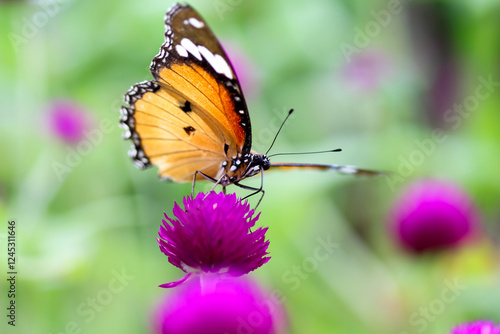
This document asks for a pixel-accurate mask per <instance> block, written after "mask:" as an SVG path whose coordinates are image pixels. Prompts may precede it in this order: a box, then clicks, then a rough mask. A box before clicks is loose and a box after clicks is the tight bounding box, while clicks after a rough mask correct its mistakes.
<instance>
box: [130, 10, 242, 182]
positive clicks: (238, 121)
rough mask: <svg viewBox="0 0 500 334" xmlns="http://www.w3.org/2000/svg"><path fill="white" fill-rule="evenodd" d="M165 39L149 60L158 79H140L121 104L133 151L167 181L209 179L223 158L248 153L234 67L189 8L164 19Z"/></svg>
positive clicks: (218, 170)
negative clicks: (196, 176)
mask: <svg viewBox="0 0 500 334" xmlns="http://www.w3.org/2000/svg"><path fill="white" fill-rule="evenodd" d="M165 26H166V32H165V43H164V44H163V45H162V46H161V48H160V52H159V53H158V55H157V56H156V57H154V59H153V61H152V62H151V66H150V70H151V73H152V75H153V78H154V79H155V80H154V81H147V82H143V83H139V84H136V85H135V86H133V87H132V88H131V89H130V90H129V91H128V92H127V94H126V95H125V101H126V102H127V103H128V104H129V106H128V107H123V108H122V120H121V122H122V124H123V125H124V127H125V128H126V129H127V130H128V131H127V134H126V137H128V138H131V139H132V141H133V148H132V150H131V155H132V157H133V159H134V161H135V164H136V165H137V166H139V167H141V168H145V167H150V166H151V165H155V166H158V168H159V174H160V176H161V177H162V178H168V179H172V180H174V181H176V182H189V181H192V179H193V175H194V173H195V172H196V171H200V172H202V173H204V174H205V175H207V176H210V177H212V178H218V177H220V176H221V174H222V170H221V163H222V162H223V161H226V160H229V159H230V158H231V157H233V156H241V155H245V154H247V153H248V152H250V146H251V128H250V119H249V116H248V111H247V107H246V104H245V100H244V98H243V95H242V93H241V88H240V85H239V83H238V80H237V78H236V75H235V73H234V70H233V68H232V66H231V64H230V62H229V60H228V58H227V56H226V54H225V53H224V51H223V49H222V47H221V46H220V44H219V42H218V41H217V39H216V38H215V36H214V34H213V33H212V31H211V30H210V28H209V27H208V25H207V24H206V22H205V21H204V20H203V19H202V18H201V17H200V16H199V15H198V13H197V12H196V11H194V10H193V9H192V8H191V7H189V6H187V5H179V4H177V5H174V6H173V7H172V8H171V9H170V10H169V11H168V12H167V14H166V16H165Z"/></svg>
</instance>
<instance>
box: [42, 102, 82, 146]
mask: <svg viewBox="0 0 500 334" xmlns="http://www.w3.org/2000/svg"><path fill="white" fill-rule="evenodd" d="M47 122H48V126H49V129H50V131H51V133H52V134H53V135H55V136H56V137H58V138H60V139H62V140H63V141H65V142H67V143H69V144H76V143H78V142H79V141H80V140H82V139H83V138H84V137H85V131H86V130H88V129H89V128H90V127H91V120H90V117H89V115H88V113H86V112H85V111H84V110H83V108H82V107H80V106H79V105H77V104H75V103H74V102H72V101H69V100H58V101H54V102H53V103H52V104H51V105H50V106H49V110H48V118H47Z"/></svg>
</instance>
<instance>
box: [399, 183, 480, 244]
mask: <svg viewBox="0 0 500 334" xmlns="http://www.w3.org/2000/svg"><path fill="white" fill-rule="evenodd" d="M392 221H393V222H392V223H393V225H392V227H393V230H394V234H395V235H396V237H397V238H398V239H399V242H400V243H401V244H402V245H403V246H404V247H405V248H407V249H408V250H410V251H413V252H415V253H420V252H424V251H430V250H437V249H444V248H449V247H452V246H455V245H457V244H459V243H460V242H462V241H463V240H465V239H466V238H467V237H471V236H472V235H473V233H474V232H475V230H476V228H477V222H478V214H477V213H476V210H475V208H474V205H473V203H472V201H471V199H470V198H469V196H468V195H467V194H466V193H465V192H464V191H463V190H462V189H460V188H459V187H458V186H456V185H455V184H453V183H450V182H444V181H437V180H421V181H417V182H415V183H413V184H411V185H410V186H409V187H408V188H407V189H406V190H405V191H404V193H403V194H402V195H401V196H400V198H399V199H398V200H397V201H396V203H395V204H394V207H393V211H392Z"/></svg>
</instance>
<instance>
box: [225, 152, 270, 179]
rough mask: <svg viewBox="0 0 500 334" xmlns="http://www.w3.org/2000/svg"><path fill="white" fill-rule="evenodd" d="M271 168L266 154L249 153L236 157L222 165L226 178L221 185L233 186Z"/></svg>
mask: <svg viewBox="0 0 500 334" xmlns="http://www.w3.org/2000/svg"><path fill="white" fill-rule="evenodd" d="M269 167H271V162H270V161H269V158H268V157H267V156H266V155H264V154H257V153H248V154H245V155H243V156H235V157H232V158H231V159H230V160H227V161H224V162H223V163H222V168H223V172H224V175H225V177H224V178H223V180H222V182H221V183H227V184H231V183H234V182H237V181H240V180H243V179H245V178H247V177H251V176H254V175H256V174H259V173H260V172H261V171H263V170H268V169H269Z"/></svg>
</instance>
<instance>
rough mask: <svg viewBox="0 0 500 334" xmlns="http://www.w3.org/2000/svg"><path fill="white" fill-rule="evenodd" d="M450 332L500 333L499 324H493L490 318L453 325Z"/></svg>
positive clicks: (462, 333) (459, 333)
mask: <svg viewBox="0 0 500 334" xmlns="http://www.w3.org/2000/svg"><path fill="white" fill-rule="evenodd" d="M451 334H500V325H497V326H495V324H494V323H493V322H492V321H490V320H477V321H474V322H470V323H466V324H461V325H458V326H456V327H454V328H453V329H452V330H451Z"/></svg>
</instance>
